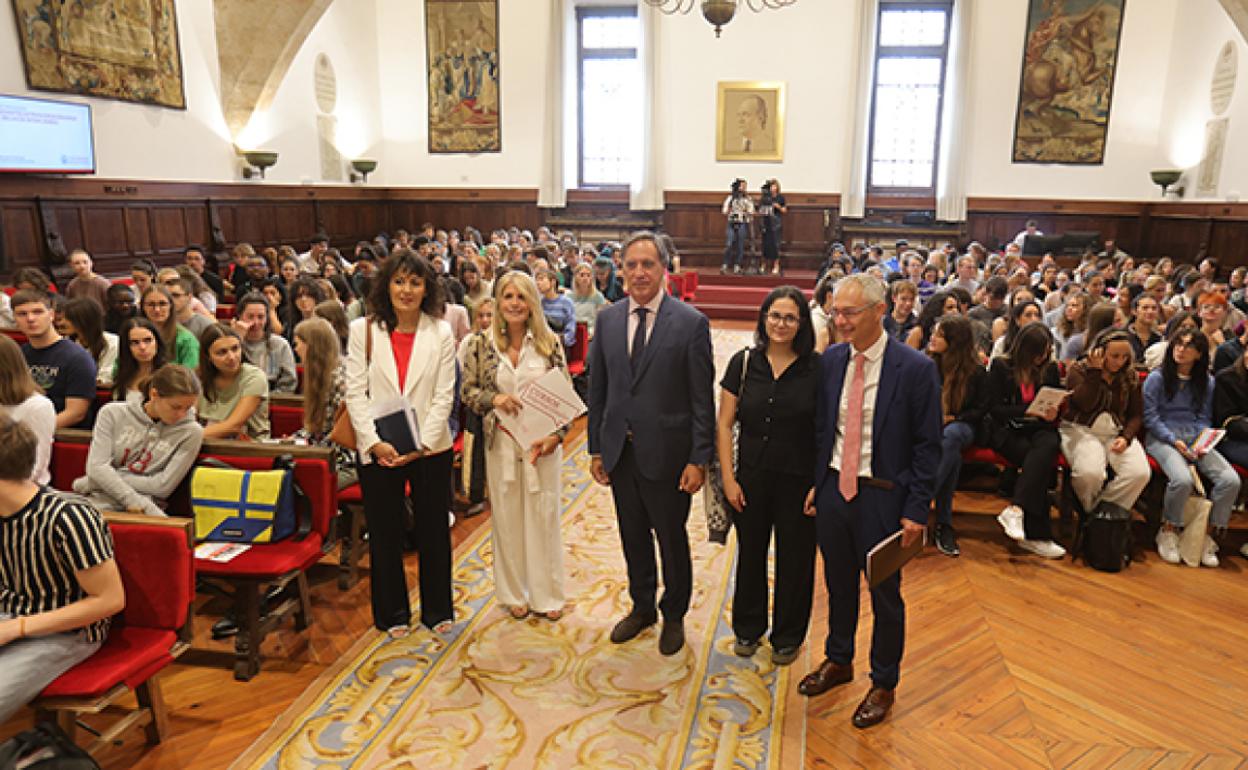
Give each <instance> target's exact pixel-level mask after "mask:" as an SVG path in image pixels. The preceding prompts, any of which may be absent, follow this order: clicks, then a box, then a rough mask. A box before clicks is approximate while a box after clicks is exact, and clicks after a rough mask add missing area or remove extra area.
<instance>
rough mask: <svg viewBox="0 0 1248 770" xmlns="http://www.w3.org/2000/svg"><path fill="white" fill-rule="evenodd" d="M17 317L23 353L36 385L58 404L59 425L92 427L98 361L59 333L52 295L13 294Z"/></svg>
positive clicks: (57, 423)
mask: <svg viewBox="0 0 1248 770" xmlns="http://www.w3.org/2000/svg"><path fill="white" fill-rule="evenodd" d="M13 317H14V319H15V320H16V321H17V329H18V331H20V332H21V333H22V334H25V335H26V339H27V342H26V344H24V345H22V356H23V357H24V358H25V359H26V365H27V368H28V369H29V370H30V374H31V376H32V377H34V379H35V384H36V385H38V386H39V387H40V388H42V389H43V392H44V394H45V395H46V396H47V397H48V398H49V399H50V400H51V401H52V405H53V406H55V407H56V427H58V428H84V429H90V427H91V420H92V417H93V414H92V406H93V405H94V404H95V360H94V359H92V358H91V354H90V353H88V352H87V351H86V350H85V349H83V348H82V346H80V345H77V344H75V343H73V342H70V341H69V340H67V339H64V338H63V337H61V335H60V334H58V333H57V331H56V327H55V326H54V325H53V323H52V298H51V297H49V296H48V295H47V294H43V293H40V292H33V291H27V290H22V291H19V292H17V293H16V294H14V295H13Z"/></svg>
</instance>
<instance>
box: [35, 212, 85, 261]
mask: <svg viewBox="0 0 1248 770" xmlns="http://www.w3.org/2000/svg"><path fill="white" fill-rule="evenodd" d="M48 214H49V216H50V218H51V220H52V221H53V222H54V223H55V225H56V233H57V234H59V237H60V243H61V245H62V248H63V249H64V251H65V253H64V256H65V257H68V256H69V252H70V251H72V250H74V249H76V248H80V247H82V246H83V244H84V243H85V242H86V228H85V226H84V224H83V221H82V219H83V218H82V208H81V207H80V206H77V205H75V204H73V203H49V204H48ZM44 229H45V231H48V228H47V226H46V225H45V228H44Z"/></svg>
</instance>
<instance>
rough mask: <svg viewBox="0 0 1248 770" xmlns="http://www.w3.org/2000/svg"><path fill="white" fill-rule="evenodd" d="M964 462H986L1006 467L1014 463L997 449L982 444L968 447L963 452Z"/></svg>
mask: <svg viewBox="0 0 1248 770" xmlns="http://www.w3.org/2000/svg"><path fill="white" fill-rule="evenodd" d="M962 462H964V463H984V464H986V465H1002V466H1006V467H1009V466H1012V465H1013V463H1011V462H1010V461H1009V460H1007V459H1005V458H1004V457H1002V456H1001V455H999V454H997V453H996V452H995V451H993V450H991V449H989V448H988V447H982V446H972V447H967V448H966V449H965V450H964V451H963V452H962Z"/></svg>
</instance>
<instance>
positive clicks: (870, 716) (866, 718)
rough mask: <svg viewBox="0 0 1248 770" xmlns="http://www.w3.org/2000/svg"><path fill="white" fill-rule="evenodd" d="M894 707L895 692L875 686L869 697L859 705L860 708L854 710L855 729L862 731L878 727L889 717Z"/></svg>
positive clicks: (868, 694) (869, 692) (868, 693)
mask: <svg viewBox="0 0 1248 770" xmlns="http://www.w3.org/2000/svg"><path fill="white" fill-rule="evenodd" d="M892 707H893V691H892V690H885V689H884V688H883V687H874V686H873V687H872V688H871V689H870V690H869V691H868V692H867V697H865V698H863V699H862V703H859V704H858V708H856V709H854V727H857V728H858V729H862V728H864V727H871V726H873V725H878V724H879V723H880V722H883V721H884V717H886V716H888V710H889V709H890V708H892Z"/></svg>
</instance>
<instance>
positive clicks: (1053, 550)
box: [988, 323, 1066, 559]
mask: <svg viewBox="0 0 1248 770" xmlns="http://www.w3.org/2000/svg"><path fill="white" fill-rule="evenodd" d="M1052 353H1053V336H1052V334H1050V333H1049V330H1048V327H1046V326H1045V325H1044V324H1042V323H1030V324H1027V325H1026V326H1024V327H1023V328H1022V329H1020V330H1019V332H1018V334H1017V335H1015V337H1014V344H1013V345H1011V346H1010V349H1009V351H1008V352H1007V353H1006V355H1005V356H1003V357H1001V358H995V359H993V361H992V368H991V369H989V370H988V393H989V407H988V414H989V417H990V418H991V426H992V429H991V431H990V435H989V443H990V445H991V446H992V448H993V449H995V450H996V451H997V452H998V453H1000V454H1001V455H1002V456H1003V457H1005V459H1007V460H1009V461H1010V462H1011V463H1014V464H1015V465H1017V466H1019V468H1020V470H1019V475H1018V482H1017V483H1016V484H1015V485H1014V497H1013V501H1012V502H1011V503H1010V505H1008V506H1006V508H1005V510H1003V511H1001V515H999V516H997V521H998V522H1000V524H1001V526H1002V528H1004V529H1005V534H1006V535H1008V536H1009V537H1010V538H1012V539H1013V540H1016V541H1018V544H1019V546H1020V547H1022V548H1023V549H1024V550H1026V551H1030V552H1032V553H1035V554H1038V555H1040V556H1044V557H1046V558H1050V559H1060V558H1062V557H1063V556H1065V555H1066V550H1065V549H1064V548H1062V547H1061V546H1060V545H1058V544H1057V543H1055V542H1053V524H1052V520H1051V519H1050V516H1049V476H1050V475H1051V474H1052V472H1053V463H1054V461H1055V460H1057V453H1058V451H1059V450H1060V449H1061V439H1060V437H1059V436H1058V433H1057V418H1058V415H1059V411H1060V410H1059V409H1058V408H1057V407H1054V408H1051V409H1049V411H1048V412H1046V413H1045V414H1044V415H1043V416H1042V417H1029V416H1027V414H1026V412H1027V407H1028V406H1030V404H1031V402H1032V401H1034V400H1035V398H1036V394H1037V393H1039V392H1040V388H1042V387H1046V386H1047V387H1053V388H1056V387H1060V386H1061V378H1060V375H1059V374H1058V371H1057V365H1056V364H1054V363H1053V361H1052V360H1051V356H1052Z"/></svg>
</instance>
